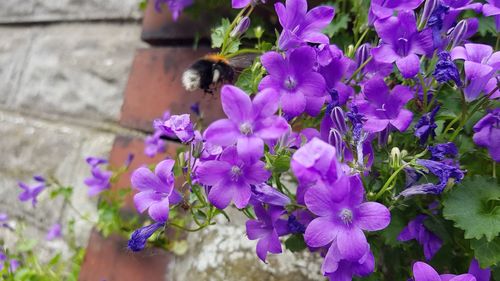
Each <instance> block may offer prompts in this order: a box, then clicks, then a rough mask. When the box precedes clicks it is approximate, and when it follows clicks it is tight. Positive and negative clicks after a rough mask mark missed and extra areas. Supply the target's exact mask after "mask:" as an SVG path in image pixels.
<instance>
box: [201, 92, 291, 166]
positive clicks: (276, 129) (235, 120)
mask: <svg viewBox="0 0 500 281" xmlns="http://www.w3.org/2000/svg"><path fill="white" fill-rule="evenodd" d="M221 101H222V109H223V110H224V113H226V116H227V117H228V119H221V120H217V121H215V122H214V123H212V124H211V125H210V126H208V128H207V129H206V130H205V133H204V137H205V139H206V140H207V142H209V143H212V144H216V145H221V146H229V145H233V144H235V143H236V148H237V151H238V155H239V157H241V158H243V159H244V160H245V161H247V162H255V161H257V160H259V159H260V158H261V157H262V156H263V154H264V141H265V140H266V141H267V140H276V139H278V138H279V137H281V136H282V135H283V134H284V133H286V132H288V131H289V130H290V126H289V125H288V122H287V121H286V120H285V119H284V118H283V117H280V116H276V115H274V114H275V112H276V111H277V110H278V102H277V101H278V94H277V93H276V92H275V91H274V90H273V89H264V90H263V91H261V92H260V93H258V94H257V95H256V96H255V98H254V99H253V101H252V100H250V97H249V96H248V95H247V94H246V93H245V92H244V91H243V90H241V89H239V88H237V87H234V86H229V85H226V86H224V87H223V88H222V90H221Z"/></svg>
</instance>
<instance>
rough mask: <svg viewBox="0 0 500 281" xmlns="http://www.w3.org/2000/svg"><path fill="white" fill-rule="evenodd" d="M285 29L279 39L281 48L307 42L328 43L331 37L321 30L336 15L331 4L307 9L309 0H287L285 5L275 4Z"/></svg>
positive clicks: (293, 46) (286, 48) (288, 47)
mask: <svg viewBox="0 0 500 281" xmlns="http://www.w3.org/2000/svg"><path fill="white" fill-rule="evenodd" d="M274 8H275V10H276V14H277V15H278V19H279V22H280V24H281V26H282V27H283V31H282V32H281V34H280V37H279V39H278V46H279V48H280V49H281V50H288V49H292V48H296V47H298V46H300V45H304V44H306V43H319V44H328V43H329V42H330V39H329V38H328V36H326V35H325V34H323V33H322V32H321V31H322V30H323V29H324V28H325V27H327V26H328V25H329V24H330V22H331V21H332V19H333V17H334V15H335V9H334V8H333V7H330V6H318V7H315V8H313V9H311V10H310V11H307V0H286V3H285V5H283V4H282V3H279V2H278V3H276V4H275V5H274Z"/></svg>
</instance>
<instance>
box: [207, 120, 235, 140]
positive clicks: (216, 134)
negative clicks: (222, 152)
mask: <svg viewBox="0 0 500 281" xmlns="http://www.w3.org/2000/svg"><path fill="white" fill-rule="evenodd" d="M238 136H240V131H239V130H238V127H237V126H236V124H235V123H234V122H233V121H231V120H229V119H221V120H217V121H215V122H213V123H212V124H210V126H208V128H207V129H206V130H205V139H206V140H207V142H210V143H212V144H216V145H221V146H228V145H232V144H234V143H236V140H237V139H238Z"/></svg>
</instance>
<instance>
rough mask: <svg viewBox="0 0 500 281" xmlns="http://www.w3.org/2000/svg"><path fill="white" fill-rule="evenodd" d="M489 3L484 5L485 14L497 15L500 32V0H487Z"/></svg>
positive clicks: (496, 22) (488, 15)
mask: <svg viewBox="0 0 500 281" xmlns="http://www.w3.org/2000/svg"><path fill="white" fill-rule="evenodd" d="M487 1H488V4H484V5H483V15H485V16H487V17H491V16H494V17H495V25H496V27H497V32H500V1H498V0H487Z"/></svg>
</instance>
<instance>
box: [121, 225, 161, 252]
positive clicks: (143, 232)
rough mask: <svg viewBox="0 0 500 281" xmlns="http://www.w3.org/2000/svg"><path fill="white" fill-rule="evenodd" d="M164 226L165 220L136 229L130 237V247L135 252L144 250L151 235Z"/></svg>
mask: <svg viewBox="0 0 500 281" xmlns="http://www.w3.org/2000/svg"><path fill="white" fill-rule="evenodd" d="M164 226H165V223H164V222H156V223H153V224H151V225H148V226H144V227H141V228H139V229H137V230H135V231H134V232H133V233H132V235H130V239H129V240H128V248H129V249H130V250H132V251H134V252H139V251H142V250H143V249H144V247H145V246H146V242H147V241H148V239H149V237H151V235H153V234H154V233H155V232H156V231H157V230H158V229H160V228H162V227H164Z"/></svg>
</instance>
